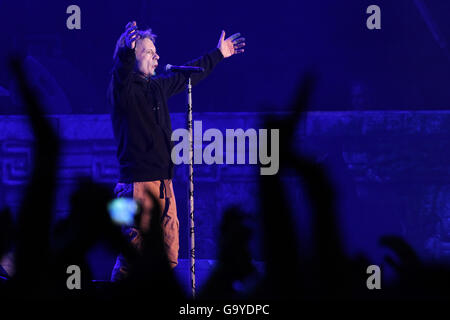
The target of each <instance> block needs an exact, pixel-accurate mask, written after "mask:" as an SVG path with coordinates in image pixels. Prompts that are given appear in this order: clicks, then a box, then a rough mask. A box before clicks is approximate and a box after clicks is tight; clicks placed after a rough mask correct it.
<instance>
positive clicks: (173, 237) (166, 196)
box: [133, 180, 179, 268]
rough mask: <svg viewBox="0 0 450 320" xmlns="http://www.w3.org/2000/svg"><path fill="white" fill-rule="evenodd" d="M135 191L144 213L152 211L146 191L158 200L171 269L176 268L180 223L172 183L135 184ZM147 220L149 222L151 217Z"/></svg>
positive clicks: (135, 197) (166, 181)
mask: <svg viewBox="0 0 450 320" xmlns="http://www.w3.org/2000/svg"><path fill="white" fill-rule="evenodd" d="M133 189H134V191H133V197H134V199H135V200H137V201H139V202H140V203H141V204H142V207H143V212H150V210H151V200H150V199H149V198H148V195H147V193H146V191H149V192H150V193H151V194H152V195H153V196H154V197H155V198H156V199H157V200H158V203H159V205H160V207H161V209H162V219H161V226H162V229H163V235H164V245H165V249H166V253H167V257H168V259H169V262H170V265H171V267H172V268H174V267H176V266H177V264H178V250H179V221H178V217H177V206H176V202H175V195H174V192H173V185H172V181H171V180H165V181H164V182H163V183H162V182H161V181H145V182H135V183H134V184H133ZM146 220H147V221H148V222H149V220H150V219H149V217H147V218H146ZM145 223H146V222H144V226H145Z"/></svg>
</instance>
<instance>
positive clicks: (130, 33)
mask: <svg viewBox="0 0 450 320" xmlns="http://www.w3.org/2000/svg"><path fill="white" fill-rule="evenodd" d="M124 34H125V44H126V46H127V47H128V48H130V49H134V47H135V46H136V40H137V39H138V37H139V36H138V33H137V25H136V21H133V22H128V24H127V25H126V26H125V32H124Z"/></svg>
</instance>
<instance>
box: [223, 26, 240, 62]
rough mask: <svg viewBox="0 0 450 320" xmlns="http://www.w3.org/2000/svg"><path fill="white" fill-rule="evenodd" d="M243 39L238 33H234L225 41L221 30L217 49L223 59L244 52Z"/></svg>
mask: <svg viewBox="0 0 450 320" xmlns="http://www.w3.org/2000/svg"><path fill="white" fill-rule="evenodd" d="M244 41H245V38H243V37H241V34H240V33H235V34H233V35H232V36H230V37H228V38H227V39H225V31H223V30H222V34H221V35H220V39H219V43H218V44H217V48H218V49H219V50H220V52H222V55H223V56H224V58H228V57H231V56H232V55H233V54H236V53H241V52H244V47H245V42H244Z"/></svg>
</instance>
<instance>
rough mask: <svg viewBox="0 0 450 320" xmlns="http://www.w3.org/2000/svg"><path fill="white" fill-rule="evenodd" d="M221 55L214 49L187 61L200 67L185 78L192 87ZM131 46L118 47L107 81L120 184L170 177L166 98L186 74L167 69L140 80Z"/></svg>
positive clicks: (183, 81)
mask: <svg viewBox="0 0 450 320" xmlns="http://www.w3.org/2000/svg"><path fill="white" fill-rule="evenodd" d="M222 59H223V55H222V53H221V52H220V50H219V49H215V50H213V51H211V52H210V53H208V54H206V55H204V56H203V57H201V58H199V59H197V60H194V61H191V62H189V63H187V64H188V65H193V66H199V67H203V68H204V69H205V72H204V73H201V74H194V75H192V77H191V80H192V84H193V85H195V84H196V83H198V82H199V81H200V80H201V79H203V78H205V77H206V76H207V75H208V74H209V73H210V72H211V71H212V69H213V68H214V66H215V65H216V64H217V63H219V62H220V61H221V60H222ZM135 62H136V56H135V53H134V50H133V49H129V48H128V47H123V48H121V49H120V50H119V52H118V55H117V58H116V61H115V63H114V68H113V72H112V79H111V83H110V90H109V95H110V101H111V103H112V105H113V109H112V124H113V131H114V137H115V140H116V143H117V157H118V160H119V166H120V177H119V181H120V182H127V183H130V182H139V181H154V180H161V179H171V178H172V176H173V163H172V160H171V158H170V153H171V147H172V142H171V140H170V137H171V134H172V125H171V122H170V115H169V109H168V106H167V99H168V98H169V97H171V96H172V95H174V94H177V93H180V92H181V91H183V90H184V89H185V84H186V77H185V76H184V75H183V74H180V73H171V72H169V73H167V74H162V75H158V76H155V77H151V78H150V79H145V78H143V77H142V76H141V75H139V74H138V73H137V72H136V70H135Z"/></svg>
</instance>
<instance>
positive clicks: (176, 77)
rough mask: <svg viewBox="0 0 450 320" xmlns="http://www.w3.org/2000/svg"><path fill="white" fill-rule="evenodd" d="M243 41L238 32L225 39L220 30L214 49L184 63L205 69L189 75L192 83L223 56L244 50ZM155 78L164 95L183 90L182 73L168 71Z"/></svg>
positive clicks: (227, 56)
mask: <svg viewBox="0 0 450 320" xmlns="http://www.w3.org/2000/svg"><path fill="white" fill-rule="evenodd" d="M244 41H245V38H243V37H241V34H240V33H235V34H233V35H232V36H230V37H228V38H227V39H225V31H222V33H221V35H220V38H219V43H218V44H217V48H216V49H214V50H213V51H211V52H210V53H208V54H206V55H204V56H202V57H200V58H199V59H196V60H193V61H190V62H188V63H186V65H190V66H196V67H202V68H204V69H205V72H203V73H197V74H192V75H191V80H192V85H195V84H197V83H198V82H199V81H200V80H202V79H204V78H206V77H207V76H208V75H209V74H210V73H211V71H212V70H213V68H214V67H215V66H216V65H217V64H218V63H219V62H220V61H221V60H222V59H223V58H229V57H231V56H232V55H234V54H238V53H242V52H244V46H245V42H244ZM157 80H159V81H160V84H161V86H162V87H163V90H164V91H165V93H166V95H167V96H168V97H170V96H172V95H175V94H177V93H180V92H181V91H183V90H184V88H185V84H186V81H187V77H186V75H184V74H182V73H168V74H166V75H162V76H160V77H158V78H157Z"/></svg>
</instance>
